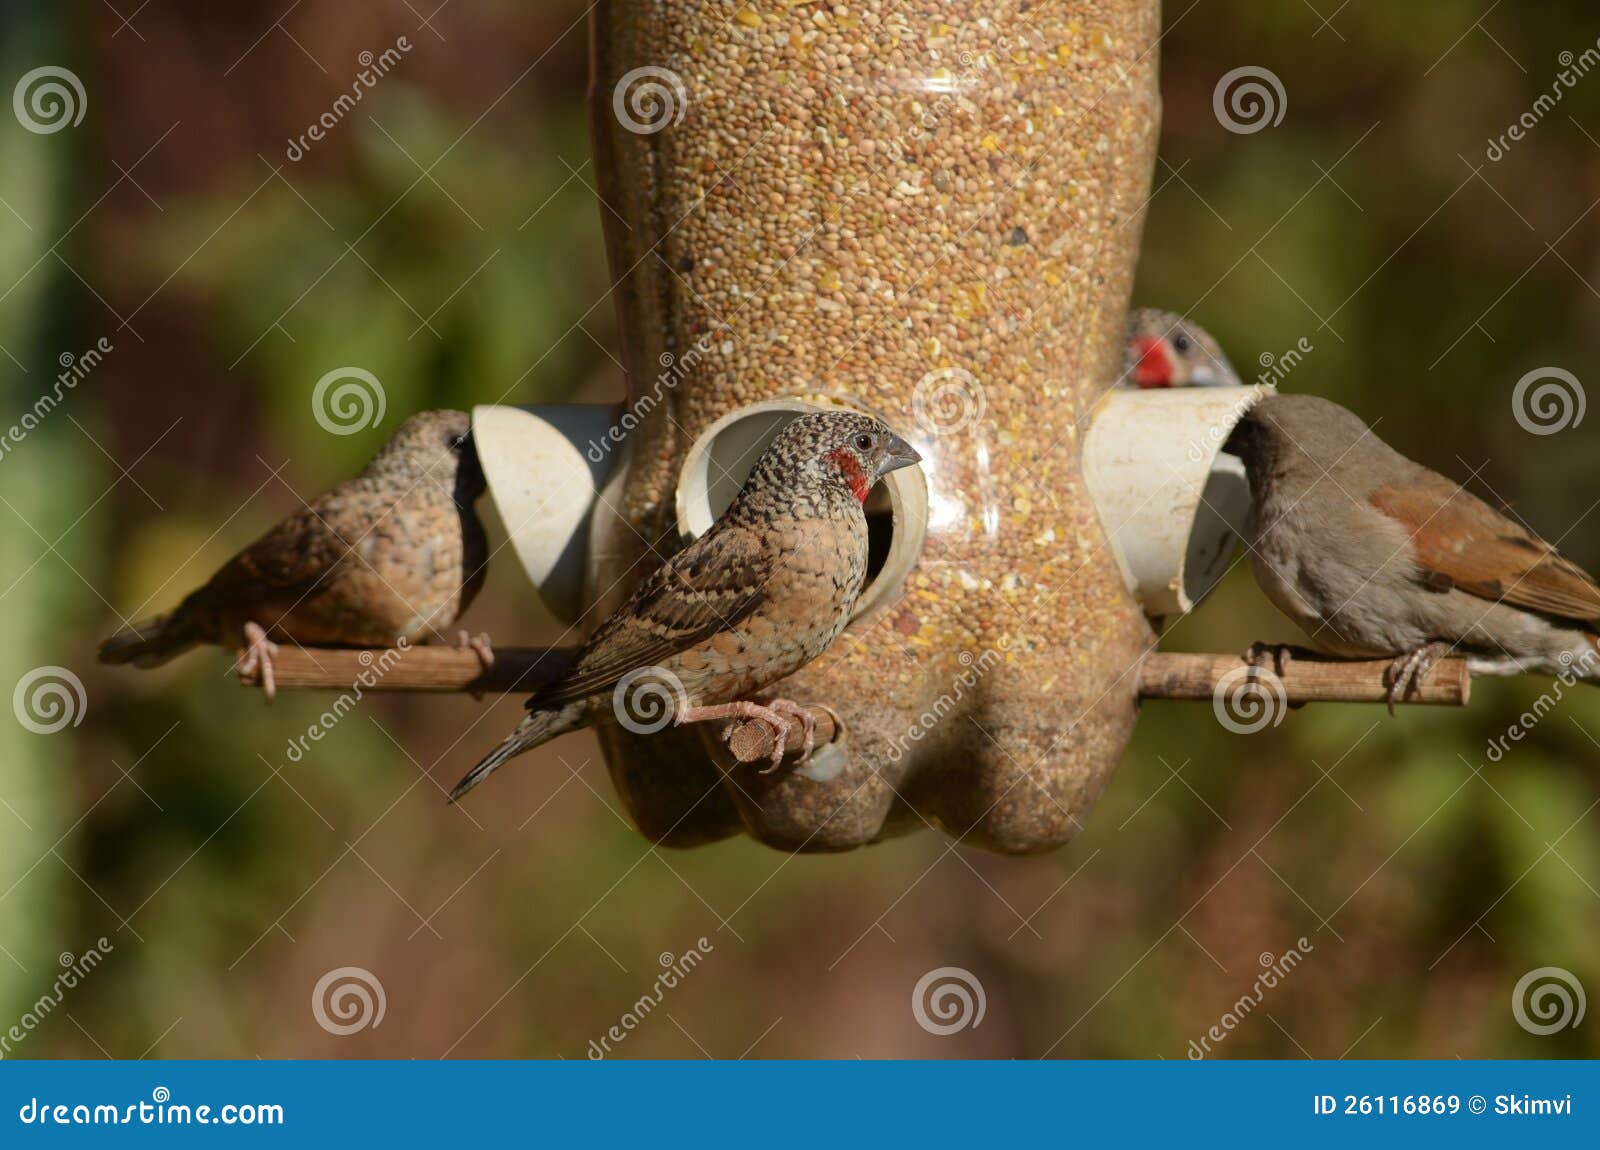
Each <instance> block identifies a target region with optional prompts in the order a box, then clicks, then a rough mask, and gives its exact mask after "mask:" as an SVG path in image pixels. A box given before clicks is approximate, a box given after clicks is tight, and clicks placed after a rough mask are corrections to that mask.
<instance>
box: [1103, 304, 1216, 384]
mask: <svg viewBox="0 0 1600 1150" xmlns="http://www.w3.org/2000/svg"><path fill="white" fill-rule="evenodd" d="M1117 382H1118V383H1119V385H1120V386H1122V387H1131V388H1142V389H1150V388H1162V387H1239V386H1241V384H1240V380H1239V373H1238V372H1236V371H1234V370H1233V364H1231V363H1229V362H1228V357H1227V356H1225V355H1223V354H1222V345H1221V344H1219V343H1218V342H1217V341H1216V340H1215V339H1214V338H1213V337H1212V335H1211V333H1210V332H1208V331H1206V330H1205V328H1203V327H1201V326H1200V325H1199V324H1197V323H1194V322H1193V321H1192V320H1187V319H1184V318H1183V316H1181V315H1179V314H1178V313H1177V312H1171V311H1158V310H1157V309H1155V308H1140V309H1139V310H1137V311H1133V312H1130V313H1129V314H1128V336H1127V342H1126V344H1124V346H1123V353H1122V376H1121V378H1120V379H1119V380H1118V381H1117Z"/></svg>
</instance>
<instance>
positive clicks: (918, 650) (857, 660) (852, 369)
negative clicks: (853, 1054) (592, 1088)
mask: <svg viewBox="0 0 1600 1150" xmlns="http://www.w3.org/2000/svg"><path fill="white" fill-rule="evenodd" d="M1158 31H1159V19H1158V5H1157V4H1156V3H1155V0H1087V2H1086V0H1072V2H1062V3H1057V4H1044V5H1041V4H1029V3H1026V2H1024V0H981V2H979V0H954V2H952V0H871V2H869V3H865V4H861V5H850V6H847V7H845V6H834V5H829V4H820V3H819V4H809V3H808V4H799V5H796V4H781V3H777V2H776V0H767V2H763V0H748V2H746V0H732V2H723V0H679V2H675V3H673V4H660V3H656V2H654V0H602V3H601V4H600V5H599V7H598V8H597V10H596V12H595V19H594V23H593V51H594V72H593V87H592V90H591V116H592V124H593V128H594V136H595V145H596V160H597V171H598V174H599V177H600V191H601V195H602V197H603V198H604V200H605V202H606V208H607V210H606V211H605V213H604V215H605V219H606V227H607V240H608V247H609V253H610V258H611V265H612V270H613V273H614V276H615V280H616V298H617V302H618V308H619V314H620V317H621V320H622V326H623V331H624V340H623V347H624V363H625V366H626V368H627V370H628V376H629V384H630V388H629V401H628V404H627V405H626V408H627V409H629V410H637V409H640V408H644V407H646V406H648V410H647V411H644V412H643V414H641V415H640V417H639V420H638V426H637V428H636V429H635V431H634V432H633V433H632V434H631V435H630V436H629V439H628V443H627V448H626V461H627V467H626V470H625V472H623V473H621V477H620V478H619V479H618V480H616V481H615V483H614V486H613V489H612V490H610V491H608V493H607V494H608V498H607V501H606V503H605V504H603V505H602V506H601V514H600V516H599V517H598V518H597V520H596V522H595V524H594V528H593V531H594V533H593V543H592V546H593V553H592V557H591V562H592V568H591V580H590V592H591V605H592V606H597V607H600V608H602V609H604V608H606V607H609V606H611V605H613V604H614V603H615V602H616V601H617V600H618V599H620V597H621V596H622V594H623V593H625V591H626V590H627V589H628V588H629V587H630V586H631V584H632V582H633V579H634V577H635V576H636V574H637V573H639V572H640V571H641V569H642V566H643V565H642V564H641V563H640V561H641V560H642V559H647V552H646V548H647V547H648V546H657V547H661V546H662V545H663V544H666V545H668V546H669V547H670V546H671V545H673V544H674V542H675V539H676V538H678V537H681V532H682V530H683V529H684V528H685V527H686V526H687V527H688V528H689V529H690V530H692V529H693V528H694V526H695V524H696V523H698V522H700V520H699V519H697V518H696V516H703V512H704V507H705V504H706V501H707V499H708V493H709V490H710V489H712V488H715V487H716V485H717V483H718V482H719V481H721V482H726V481H725V480H723V479H722V477H721V475H720V474H719V473H718V472H716V471H714V470H709V468H714V467H715V466H716V461H717V460H720V459H721V458H722V457H723V456H724V455H728V454H737V452H738V448H737V447H736V446H733V445H729V447H728V449H727V450H725V449H724V444H723V440H724V439H725V438H727V437H731V436H735V435H741V434H744V432H742V431H741V430H740V428H741V427H742V426H743V425H744V424H746V423H748V422H749V421H751V420H754V419H758V418H761V413H762V412H763V411H770V410H771V408H770V406H768V405H770V404H772V403H773V402H774V401H784V400H789V401H796V402H818V401H821V402H835V403H843V404H846V405H849V406H854V407H858V408H861V409H863V410H867V411H871V412H874V413H876V414H878V415H879V416H880V417H882V418H883V419H885V420H886V421H887V422H888V423H889V424H890V425H891V426H893V427H894V428H895V429H896V430H898V431H899V432H900V433H901V434H902V435H904V436H906V437H907V438H908V439H910V440H911V441H912V442H913V444H914V445H915V446H916V447H917V449H918V450H919V451H920V452H922V454H923V457H924V459H925V460H926V463H925V464H924V466H923V467H922V468H921V471H920V478H921V480H922V481H923V482H924V483H925V484H926V509H925V512H920V509H917V510H914V509H913V507H912V505H911V502H910V500H912V499H914V498H917V496H911V495H908V494H907V493H906V492H904V491H902V492H901V493H900V494H899V495H898V496H896V495H895V493H894V492H893V491H892V490H891V491H890V492H889V493H888V494H887V496H886V498H887V499H888V501H889V504H890V509H889V511H888V512H887V515H888V526H889V533H888V538H887V540H886V541H885V543H884V546H883V550H882V553H881V554H882V565H881V566H879V567H878V569H877V571H876V572H875V575H874V579H873V585H872V586H871V587H870V588H869V592H868V595H867V597H866V599H867V601H866V603H865V604H864V606H865V608H866V610H865V612H864V613H863V614H861V615H859V616H858V617H857V618H856V620H855V621H854V622H853V623H852V624H851V626H850V628H849V629H848V630H847V631H846V632H845V634H844V636H843V637H842V638H841V639H840V641H839V642H837V643H836V644H835V645H834V646H833V648H832V649H831V650H829V651H828V652H827V653H826V654H824V655H823V656H822V657H821V658H819V659H817V660H816V661H815V662H814V663H812V664H811V665H810V666H808V667H806V668H804V669H803V670H802V671H801V672H799V673H798V674H797V675H795V676H793V677H792V678H791V679H789V680H787V681H786V682H785V683H784V684H783V691H784V694H785V695H786V696H787V697H790V698H793V699H795V700H797V701H799V702H802V703H807V704H817V705H819V706H822V707H826V708H827V709H828V710H829V711H830V712H831V713H832V715H833V716H835V717H836V718H837V731H836V734H835V739H834V741H833V742H832V743H831V744H830V745H829V746H830V750H829V751H828V752H827V753H828V754H829V755H831V756H832V757H834V758H835V759H836V762H834V763H833V767H832V769H831V770H830V771H828V772H827V773H828V774H830V775H831V777H829V778H827V779H826V780H825V781H819V780H818V779H815V778H810V777H806V776H804V775H798V774H795V773H792V772H782V773H779V774H777V775H773V776H766V777H764V776H760V775H758V774H757V773H756V772H755V771H751V770H732V771H731V773H728V772H730V770H731V768H732V767H733V766H734V764H733V763H732V761H731V757H730V756H729V754H728V752H727V750H726V748H725V747H723V746H722V744H721V743H720V741H719V740H718V739H717V738H716V733H715V732H713V731H696V730H694V729H692V728H690V729H683V730H679V731H676V732H671V733H670V734H671V735H672V737H671V738H668V739H665V740H664V739H663V738H662V737H661V736H660V735H652V736H638V735H633V734H631V733H629V732H627V731H623V730H607V731H605V732H603V734H602V739H603V740H604V742H605V746H606V750H607V755H608V759H609V761H610V763H611V769H612V774H613V777H614V779H615V781H616V784H617V786H618V789H619V790H620V791H621V792H622V795H623V798H624V800H625V801H626V802H627V803H628V805H629V807H630V809H631V810H632V812H633V815H634V817H635V819H636V820H638V822H639V824H640V825H641V827H643V828H646V830H647V833H651V832H652V831H653V832H654V833H656V834H657V835H658V836H659V837H662V838H664V839H666V840H667V841H702V840H704V839H707V838H713V837H719V836H721V835H725V834H729V833H733V832H734V831H736V830H738V829H740V828H741V827H742V828H743V829H745V830H747V831H748V832H749V833H751V834H753V835H754V836H756V837H757V838H759V839H762V840H763V841H766V842H770V843H772V844H774V845H777V846H782V847H784V848H788V849H842V848H847V847H853V846H858V845H860V844H862V843H866V842H870V841H872V840H874V839H877V838H881V837H884V836H886V835H893V834H897V833H901V832H904V831H907V830H912V829H916V828H920V827H923V826H925V825H930V824H931V825H939V826H942V827H944V828H945V829H947V830H948V831H949V832H951V833H952V834H956V835H960V836H962V837H964V838H965V839H966V840H967V841H969V842H976V843H980V844H982V845H986V846H989V847H993V848H995V849H999V850H1004V851H1032V850H1040V849H1044V848H1047V847H1051V846H1055V845H1058V844H1060V843H1062V842H1064V841H1066V840H1067V839H1068V838H1069V837H1070V836H1071V835H1072V833H1073V831H1074V829H1075V828H1076V826H1077V825H1078V824H1079V822H1080V820H1081V818H1082V816H1083V815H1084V814H1085V813H1086V811H1087V809H1088V807H1089V805H1090V804H1091V803H1092V802H1093V801H1094V799H1095V797H1096V796H1097V795H1098V794H1099V792H1100V790H1101V789H1102V787H1103V786H1104V785H1105V782H1106V779H1107V778H1108V776H1109V774H1110V771H1111V769H1112V767H1113V765H1114V764H1115V762H1116V761H1117V759H1118V757H1119V756H1120V754H1121V752H1122V749H1123V746H1124V744H1125V742H1126V740H1127V738H1128V735H1129V733H1130V731H1131V729H1132V725H1133V721H1134V715H1135V707H1136V692H1137V674H1136V673H1135V672H1136V670H1137V666H1138V661H1139V656H1140V655H1141V653H1142V652H1143V650H1144V648H1145V646H1146V645H1147V644H1148V642H1149V641H1150V632H1149V629H1148V627H1147V626H1146V624H1145V621H1144V617H1143V613H1142V612H1141V610H1140V609H1139V606H1138V604H1137V602H1136V601H1135V599H1134V598H1133V596H1132V595H1131V594H1129V592H1128V591H1127V589H1126V587H1125V585H1124V581H1123V576H1122V572H1121V570H1120V569H1119V567H1118V564H1117V561H1116V558H1115V557H1114V555H1113V554H1112V552H1111V550H1110V548H1109V547H1108V546H1107V541H1106V537H1105V533H1104V531H1103V530H1102V528H1101V526H1100V521H1099V517H1098V515H1097V513H1096V511H1095V508H1094V506H1093V504H1092V501H1091V500H1090V498H1089V493H1088V490H1087V488H1086V485H1085V481H1084V476H1083V472H1082V469H1081V459H1080V456H1081V450H1082V442H1081V431H1082V428H1083V427H1084V426H1085V425H1086V423H1087V417H1088V415H1089V411H1090V408H1091V407H1092V405H1093V403H1094V401H1095V399H1097V398H1098V395H1099V393H1100V390H1101V388H1100V387H1099V386H1098V385H1097V384H1096V383H1094V382H1093V381H1100V380H1109V379H1111V378H1113V377H1114V376H1115V364H1116V363H1117V362H1118V356H1119V347H1120V342H1121V341H1120V336H1121V330H1122V326H1123V323H1124V318H1125V314H1126V309H1127V302H1128V297H1129V293H1130V289H1131V284H1132V278H1133V271H1134V263H1135V259H1136V255H1137V252H1138V244H1139V233H1140V226H1141V212H1142V206H1143V204H1144V202H1145V199H1146V197H1147V195H1148V193H1149V188H1150V181H1151V174H1152V168H1153V165H1154V160H1155V143H1156V135H1157V128H1158V119H1159V116H1158V106H1159V105H1158V99H1159V98H1158V94H1157V88H1156V56H1155V53H1154V51H1153V50H1152V48H1153V45H1154V43H1155V40H1156V36H1157V34H1158ZM663 365H667V366H665V367H664V366H663ZM663 371H668V372H670V373H671V378H670V380H669V381H668V385H663V383H662V381H661V376H662V373H663ZM718 429H720V431H719V430H718ZM751 433H752V434H754V432H753V430H752V432H751ZM703 461H704V462H706V463H707V467H705V468H703V467H702V462H703ZM902 486H906V485H902ZM881 498H882V497H881ZM908 533H909V534H911V535H920V540H918V541H916V542H915V543H913V544H908V541H907V538H906V536H907V534H908ZM891 556H893V557H896V558H897V559H898V558H899V557H900V556H908V557H909V558H910V559H911V561H910V562H908V563H904V564H897V565H896V566H893V567H891V566H890V565H889V563H888V560H889V558H890V557H891ZM935 716H936V717H937V718H936V719H935V718H934V717H935ZM663 734H667V732H663ZM725 775H726V777H725Z"/></svg>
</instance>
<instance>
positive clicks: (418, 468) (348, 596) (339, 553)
mask: <svg viewBox="0 0 1600 1150" xmlns="http://www.w3.org/2000/svg"><path fill="white" fill-rule="evenodd" d="M483 489H484V480H483V471H482V469H481V468H480V466H479V464H478V457H477V452H476V450H475V449H474V446H473V443H472V435H471V422H470V420H469V417H468V416H467V414H466V412H463V411H425V412H422V413H421V414H420V415H414V416H412V417H411V418H410V419H408V420H406V421H405V422H404V423H402V424H401V425H400V427H399V429H398V430H396V431H395V433H394V435H393V436H392V437H391V438H390V440H389V442H388V443H386V444H385V445H384V446H383V449H382V450H381V451H379V452H378V454H377V455H376V456H374V457H373V459H372V462H370V463H368V464H367V466H366V468H365V469H363V470H362V472H361V474H360V475H358V476H356V477H355V478H354V479H351V480H349V481H347V482H345V483H341V484H340V485H339V486H337V487H335V488H333V489H332V490H331V491H328V492H326V493H325V494H323V495H320V496H318V497H317V498H316V499H315V500H313V501H312V502H311V503H310V504H309V505H308V506H307V507H305V508H304V509H303V510H301V511H297V512H295V513H294V514H293V515H291V516H289V517H288V518H287V519H285V520H283V521H282V522H281V523H279V524H278V525H277V526H276V527H274V528H273V529H272V530H270V531H268V532H267V533H266V534H265V535H263V536H262V537H261V538H259V539H257V540H256V541H255V542H254V543H252V544H250V546H248V547H246V548H245V549H244V550H243V551H241V552H239V554H237V555H235V556H234V557H233V558H232V559H230V560H228V562H227V563H226V564H225V565H224V566H223V567H222V569H221V570H220V571H218V572H217V573H216V574H215V575H213V576H212V577H211V580H210V581H209V582H208V583H206V585H205V586H204V587H201V588H200V589H199V590H198V591H195V592H194V593H193V594H191V595H189V596H188V597H187V598H186V599H184V600H183V602H182V603H180V604H179V605H178V606H177V608H175V609H174V610H172V611H170V612H168V613H167V614H165V615H161V616H158V617H156V618H154V619H147V620H144V621H143V622H140V623H136V624H134V625H133V626H132V627H130V628H128V629H127V630H125V631H122V632H120V633H118V634H116V635H113V636H112V637H111V638H109V639H107V640H106V641H105V642H104V643H102V644H101V646H100V661H101V662H103V663H133V664H135V665H137V666H141V667H153V666H157V665H159V664H161V663H165V662H166V661H167V660H168V659H171V658H173V657H174V656H175V655H178V654H180V653H182V652H183V651H185V650H187V649H188V648H190V647H192V646H194V645H195V644H197V643H225V642H229V641H231V639H232V638H233V636H235V635H241V634H242V635H243V637H244V642H245V646H246V654H245V657H244V659H243V660H241V662H240V665H239V670H240V673H241V674H249V673H258V674H259V675H260V679H261V686H262V690H263V691H264V692H265V693H266V696H267V698H269V699H270V698H271V697H272V695H273V692H274V680H273V672H272V659H273V655H274V654H275V653H276V651H277V643H275V642H274V640H277V641H279V642H293V643H299V644H303V645H305V646H324V647H367V646H380V647H388V646H393V645H394V644H395V643H396V642H397V641H398V640H400V639H402V638H404V639H405V640H407V641H408V642H410V641H416V640H421V639H425V638H426V637H427V636H428V635H430V634H437V633H439V632H440V631H441V630H443V629H444V628H446V627H449V626H450V625H451V624H453V623H454V622H455V621H456V619H457V618H458V617H459V616H460V615H461V613H462V612H463V611H465V610H466V608H467V604H469V603H471V602H472V599H473V596H475V595H476V594H477V593H478V589H479V588H480V587H481V586H482V585H483V578H484V568H485V564H486V563H487V560H488V546H487V543H486V541H485V537H484V533H483V524H482V523H481V522H480V521H479V520H478V516H477V513H476V512H475V511H474V510H473V503H474V501H475V500H476V499H477V498H478V496H479V495H481V494H482V493H483ZM469 645H471V646H473V647H474V649H476V650H477V651H478V654H479V657H480V658H482V659H484V660H485V661H486V662H487V661H488V660H489V659H490V658H492V656H491V654H490V652H489V649H488V646H487V643H486V641H485V640H483V639H482V638H479V639H475V640H470V641H469Z"/></svg>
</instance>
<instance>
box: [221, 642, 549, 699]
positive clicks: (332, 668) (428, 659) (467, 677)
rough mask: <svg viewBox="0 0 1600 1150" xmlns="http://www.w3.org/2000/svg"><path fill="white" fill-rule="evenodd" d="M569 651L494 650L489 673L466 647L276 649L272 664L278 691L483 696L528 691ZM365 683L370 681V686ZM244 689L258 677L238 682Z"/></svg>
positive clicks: (529, 648)
mask: <svg viewBox="0 0 1600 1150" xmlns="http://www.w3.org/2000/svg"><path fill="white" fill-rule="evenodd" d="M569 656H570V651H568V650H565V649H562V648H552V647H505V648H496V649H495V652H494V664H493V665H492V666H490V667H488V668H487V669H485V667H484V665H483V661H482V660H481V659H479V658H478V653H477V652H476V651H473V650H471V649H470V648H466V647H420V646H419V647H407V648H405V649H404V650H399V649H389V650H353V649H343V648H330V647H290V646H287V645H284V646H280V647H279V648H278V654H277V656H276V657H275V658H274V659H273V661H272V664H273V671H274V676H275V678H276V679H277V684H278V688H279V690H295V689H298V690H303V691H316V690H322V691H348V690H351V689H352V688H354V687H357V686H359V687H360V688H361V690H362V691H363V692H366V691H467V692H471V693H473V694H487V693H489V692H497V693H498V692H501V691H532V690H533V688H534V687H536V686H538V685H539V684H540V683H542V682H544V681H545V680H546V679H548V678H553V677H554V676H555V675H556V674H558V673H559V672H560V670H561V669H562V668H563V667H564V666H566V663H567V660H568V658H569ZM368 680H371V681H370V682H369V681H368ZM239 681H240V682H241V683H243V684H244V685H245V686H247V687H256V686H260V679H259V676H257V675H254V674H250V675H244V674H241V675H240V676H239Z"/></svg>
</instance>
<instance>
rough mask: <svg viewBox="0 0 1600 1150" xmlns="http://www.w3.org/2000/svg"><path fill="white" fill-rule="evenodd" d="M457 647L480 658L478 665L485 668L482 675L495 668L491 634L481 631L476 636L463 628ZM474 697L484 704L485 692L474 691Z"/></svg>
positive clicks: (458, 637) (458, 634) (457, 634)
mask: <svg viewBox="0 0 1600 1150" xmlns="http://www.w3.org/2000/svg"><path fill="white" fill-rule="evenodd" d="M456 646H457V647H459V648H461V649H463V650H471V651H472V652H473V653H474V654H475V655H477V656H478V663H479V665H480V666H481V667H482V668H483V671H482V673H481V674H482V675H487V674H488V673H489V669H490V668H491V667H493V666H494V648H493V647H492V646H490V645H489V633H488V632H487V631H480V632H478V633H477V634H476V635H474V634H472V633H471V632H470V631H468V630H467V629H466V628H465V627H463V628H462V629H461V630H460V631H458V632H457V633H456ZM480 677H481V676H480ZM472 697H473V698H474V699H476V700H478V701H479V702H482V701H483V692H482V691H473V692H472Z"/></svg>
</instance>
